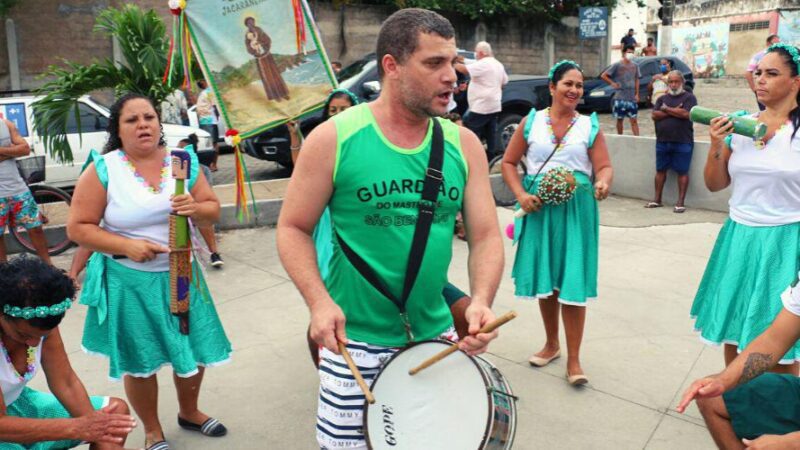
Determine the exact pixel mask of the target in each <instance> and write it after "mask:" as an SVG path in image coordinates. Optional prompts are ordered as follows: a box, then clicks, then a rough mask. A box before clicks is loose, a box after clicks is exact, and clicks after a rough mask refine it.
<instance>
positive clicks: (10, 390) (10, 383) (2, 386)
mask: <svg viewBox="0 0 800 450" xmlns="http://www.w3.org/2000/svg"><path fill="white" fill-rule="evenodd" d="M42 342H44V339H42V341H40V342H39V346H37V347H36V352H34V355H35V356H34V358H35V361H36V362H35V368H34V369H33V374H31V377H30V379H33V377H35V376H36V373H37V372H39V368H40V367H41V366H42ZM26 370H27V369H26ZM23 375H24V374H23ZM27 384H28V381H27V380H24V379H23V380H20V379H19V376H18V372H17V369H16V368H15V367H14V365H13V364H11V363H10V362H8V361H6V359H5V358H0V390H2V391H3V402H4V403H5V404H6V406H8V405H10V404H12V403H14V401H15V400H16V399H18V398H19V395H20V394H21V393H22V390H23V389H25V385H27Z"/></svg>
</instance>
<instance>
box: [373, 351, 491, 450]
mask: <svg viewBox="0 0 800 450" xmlns="http://www.w3.org/2000/svg"><path fill="white" fill-rule="evenodd" d="M430 343H436V344H445V345H452V344H454V343H455V342H452V341H449V340H447V339H429V340H426V341H418V342H410V343H408V344H406V346H405V347H402V348H400V350H398V351H396V352H394V354H393V355H392V356H391V357H390V358H389V359H387V360H386V362H385V363H383V366H381V370H380V371H379V372H378V374H377V375H376V376H375V379H374V380H372V384H371V385H370V390H372V386H375V383H377V382H378V380H379V379H380V378H381V375H382V374H383V369H384V368H385V367H386V366H388V365H389V364H390V363H391V362H392V360H394V359H395V358H396V357H398V356H399V355H400V353H402V352H404V351H406V350H409V349H411V348H413V347H416V346H417V345H420V344H430ZM465 354H466V353H465ZM467 356H469V362H471V363H472V364H473V365H474V366H475V368H476V369H478V373H479V374H481V378H483V384H484V385H485V386H486V387H487V389H486V392H485V394H486V398H487V400H488V402H487V403H488V405H489V410H488V411H487V414H486V425H485V426H484V429H483V439H482V440H481V443H480V444H479V445H478V448H477V449H476V450H480V449H482V448H483V447H484V446H485V445H486V442H487V441H488V439H489V432H490V431H491V425H492V417H493V412H494V411H493V405H494V400H493V399H492V393H491V392H490V391H489V389H488V387H489V384H490V383H489V380H488V379H487V378H486V373H485V372H484V371H483V370H482V369H481V366H480V365H479V364H478V363H477V362H476V361H475V358H476V357H477V355H476V356H470V355H467ZM376 404H377V402H376ZM362 414H363V416H364V441H365V442H366V443H367V448H368V449H370V450H372V448H373V447H372V443H371V442H370V437H369V402H368V401H366V399H365V400H364V409H363V413H362Z"/></svg>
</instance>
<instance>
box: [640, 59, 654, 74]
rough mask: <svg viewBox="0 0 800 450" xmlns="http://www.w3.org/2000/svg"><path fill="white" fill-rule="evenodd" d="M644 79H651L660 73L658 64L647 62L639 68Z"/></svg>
mask: <svg viewBox="0 0 800 450" xmlns="http://www.w3.org/2000/svg"><path fill="white" fill-rule="evenodd" d="M639 70H640V71H641V72H642V76H643V77H651V76H653V75H655V74H656V73H658V62H656V61H647V62H646V63H644V64H642V65H641V66H640V67H639Z"/></svg>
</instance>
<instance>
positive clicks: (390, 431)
mask: <svg viewBox="0 0 800 450" xmlns="http://www.w3.org/2000/svg"><path fill="white" fill-rule="evenodd" d="M381 407H382V408H383V431H384V432H385V433H386V437H384V438H383V439H384V440H385V441H386V443H387V444H389V445H392V446H394V445H397V439H396V438H395V436H394V422H393V421H392V416H393V415H394V410H393V409H392V408H391V407H390V406H386V405H381Z"/></svg>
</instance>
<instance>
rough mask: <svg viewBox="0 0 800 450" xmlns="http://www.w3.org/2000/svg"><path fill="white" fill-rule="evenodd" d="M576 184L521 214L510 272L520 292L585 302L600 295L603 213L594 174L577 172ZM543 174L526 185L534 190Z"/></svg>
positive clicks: (520, 294)
mask: <svg viewBox="0 0 800 450" xmlns="http://www.w3.org/2000/svg"><path fill="white" fill-rule="evenodd" d="M574 175H575V179H576V181H577V188H576V189H575V193H574V195H573V196H572V198H571V199H570V200H569V201H567V202H565V203H562V204H560V205H544V206H542V209H540V210H539V211H538V212H534V213H530V214H528V215H526V216H525V217H523V218H522V219H521V220H518V221H517V223H516V224H515V229H516V232H517V234H518V235H519V240H518V241H517V253H516V257H515V258H514V268H513V270H512V272H511V277H512V278H513V279H514V285H515V288H514V293H515V294H516V295H517V296H518V297H520V298H526V299H539V298H546V297H549V296H550V295H552V294H553V292H554V291H558V293H559V297H558V301H559V302H561V303H565V304H571V305H581V306H582V305H585V304H586V302H587V300H594V299H595V298H597V247H598V236H599V233H600V218H599V212H598V208H597V200H595V198H594V189H593V188H592V182H591V180H590V179H589V177H588V176H587V175H586V174H584V173H581V172H575V173H574ZM542 177H543V175H539V176H538V177H536V179H535V180H534V179H533V177H531V176H527V177H525V179H524V180H523V187H524V188H525V190H526V191H527V192H531V193H535V192H536V191H537V189H538V185H539V181H540V180H541V179H542Z"/></svg>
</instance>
